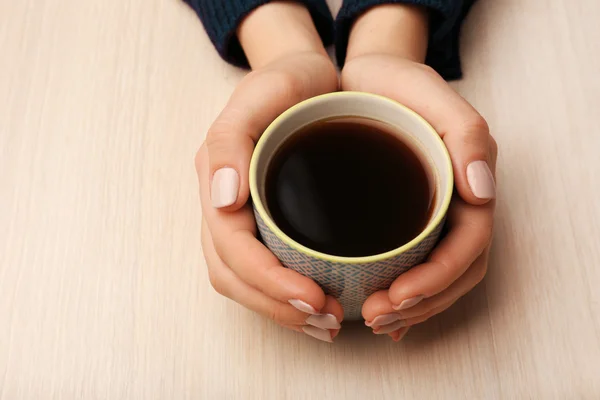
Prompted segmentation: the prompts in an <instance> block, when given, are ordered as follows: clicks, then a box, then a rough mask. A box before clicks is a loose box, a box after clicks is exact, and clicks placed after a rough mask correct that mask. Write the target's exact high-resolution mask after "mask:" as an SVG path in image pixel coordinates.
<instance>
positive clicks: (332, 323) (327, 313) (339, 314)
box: [306, 296, 344, 339]
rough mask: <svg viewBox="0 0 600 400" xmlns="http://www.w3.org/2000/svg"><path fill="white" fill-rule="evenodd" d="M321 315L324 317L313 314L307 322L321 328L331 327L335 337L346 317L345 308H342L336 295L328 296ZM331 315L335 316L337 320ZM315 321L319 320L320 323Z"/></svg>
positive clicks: (332, 334) (332, 335) (332, 336)
mask: <svg viewBox="0 0 600 400" xmlns="http://www.w3.org/2000/svg"><path fill="white" fill-rule="evenodd" d="M321 315H322V316H323V317H317V316H315V315H312V316H310V317H308V319H307V320H306V322H308V323H312V325H314V326H317V327H319V328H324V329H329V330H330V331H331V338H332V339H333V338H335V337H336V336H337V335H338V333H339V332H340V328H341V325H340V323H341V322H342V320H343V319H344V309H343V308H342V305H341V304H340V302H339V301H337V300H336V299H335V297H333V296H327V299H326V302H325V306H323V308H322V309H321ZM331 317H333V318H335V320H333V319H332V318H331ZM321 320H322V322H321ZM315 322H318V323H319V324H318V325H316V324H315Z"/></svg>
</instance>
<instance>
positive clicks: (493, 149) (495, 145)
mask: <svg viewBox="0 0 600 400" xmlns="http://www.w3.org/2000/svg"><path fill="white" fill-rule="evenodd" d="M489 141H490V142H489V143H490V153H491V154H492V156H493V157H494V158H496V156H497V155H498V142H497V141H496V139H494V137H493V136H491V135H490V139H489Z"/></svg>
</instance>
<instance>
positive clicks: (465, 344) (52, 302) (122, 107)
mask: <svg viewBox="0 0 600 400" xmlns="http://www.w3.org/2000/svg"><path fill="white" fill-rule="evenodd" d="M339 3H340V1H339V0H338V1H335V2H332V6H333V8H334V9H335V8H337V7H338V6H339ZM599 15H600V2H598V1H597V0H578V1H571V0H529V1H521V0H480V1H479V3H478V4H477V5H476V7H475V8H474V10H473V12H472V13H471V15H470V16H469V19H468V22H467V24H466V25H465V29H464V32H463V47H462V52H463V62H464V66H465V78H464V80H462V81H460V82H457V83H455V84H453V85H454V86H455V87H456V88H457V90H458V91H459V92H460V93H462V94H463V95H464V96H465V97H466V98H467V99H468V100H470V101H471V102H472V103H473V104H474V105H475V106H476V107H477V108H478V109H479V110H480V111H481V112H482V114H483V115H484V116H485V117H486V118H487V119H488V121H489V123H490V125H491V127H492V129H493V132H494V134H495V136H496V138H497V140H498V142H499V144H500V149H501V155H500V160H499V179H498V180H499V184H500V195H499V200H498V218H497V224H496V231H495V242H494V246H493V253H492V262H491V265H490V271H489V273H488V276H487V278H486V279H485V281H484V283H482V284H481V285H479V286H478V287H477V288H476V289H475V290H474V291H473V292H472V293H470V294H469V295H468V296H467V297H466V298H464V299H463V300H461V301H460V302H459V303H457V304H456V305H455V306H454V307H452V308H451V309H450V310H449V311H448V312H446V313H445V314H443V315H442V316H439V317H436V318H434V319H432V320H430V321H428V322H427V323H425V324H423V325H422V326H420V327H418V328H416V329H413V330H412V331H411V332H410V334H409V335H408V336H407V337H406V338H405V339H404V340H403V341H402V342H401V343H399V344H395V343H393V342H392V341H391V340H390V339H389V338H388V337H376V336H375V335H373V334H371V332H370V330H369V329H366V328H365V327H364V326H360V325H355V326H346V327H344V329H343V330H342V333H341V335H340V336H339V338H338V339H337V342H336V343H335V344H334V345H328V344H325V343H321V342H318V341H316V340H313V339H311V338H309V337H305V336H302V335H300V334H298V333H295V332H288V331H286V330H284V329H282V328H279V327H277V326H276V325H274V324H272V323H271V322H268V321H265V320H263V319H262V318H259V317H257V316H255V315H253V314H252V313H250V312H248V311H246V310H244V309H242V308H241V307H240V306H238V305H236V304H234V303H233V302H231V301H229V300H226V299H224V298H221V297H220V296H218V295H217V294H216V293H215V292H214V291H213V290H212V289H211V288H210V285H209V283H208V279H207V274H206V270H205V265H204V261H203V256H202V250H201V248H200V208H199V204H198V196H197V183H196V178H195V172H194V169H193V155H194V153H195V150H196V149H197V147H198V146H199V145H200V143H201V141H202V139H203V136H204V132H206V130H207V128H208V126H209V124H210V123H211V121H212V120H213V119H214V118H215V116H216V115H217V113H218V112H219V110H220V109H221V108H222V106H223V105H224V103H225V101H226V99H227V98H228V96H229V94H230V93H231V91H232V89H233V88H234V87H235V85H236V83H237V82H238V81H239V79H240V78H241V77H242V76H243V74H244V71H241V70H238V69H235V68H233V67H230V66H228V65H226V64H225V63H224V62H222V61H221V60H220V59H219V58H218V56H217V55H216V53H215V51H214V50H213V48H212V47H211V44H210V42H209V40H208V39H207V37H206V35H205V33H204V31H203V29H202V26H201V24H200V22H199V21H198V20H197V18H196V16H195V15H194V14H193V13H192V12H191V10H189V9H188V8H187V7H186V6H185V5H184V4H182V3H180V2H178V1H175V0H154V1H143V0H18V1H10V0H0V399H2V400H21V399H115V400H116V399H144V400H151V399H207V400H208V399H210V400H212V399H217V400H220V399H244V400H245V399H277V400H281V399H362V398H365V399H466V398H469V399H544V400H546V399H598V398H600V289H599V288H600V203H599V200H598V198H599V196H600V157H599V151H600V128H599V125H598V116H597V113H598V107H599V105H600V78H599V72H600V56H599V54H600V25H599V23H598V16H599Z"/></svg>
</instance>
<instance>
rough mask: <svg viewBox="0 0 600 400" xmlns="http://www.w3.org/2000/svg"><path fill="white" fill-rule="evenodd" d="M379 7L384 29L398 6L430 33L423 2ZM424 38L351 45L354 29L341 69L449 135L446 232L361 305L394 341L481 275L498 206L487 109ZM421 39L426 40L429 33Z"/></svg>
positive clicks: (350, 82) (417, 32)
mask: <svg viewBox="0 0 600 400" xmlns="http://www.w3.org/2000/svg"><path fill="white" fill-rule="evenodd" d="M400 7H405V6H400ZM373 11H374V12H375V13H377V12H379V13H381V12H386V13H387V14H385V15H384V16H381V15H379V16H377V18H376V19H375V21H376V24H377V26H378V27H380V28H381V27H383V28H382V29H385V26H386V25H385V17H386V16H387V17H390V12H391V13H392V14H393V13H394V12H396V13H399V14H397V15H396V16H395V17H397V18H408V20H407V23H404V24H401V26H402V27H403V29H407V26H408V27H410V26H411V24H412V27H413V31H412V32H410V35H409V36H411V35H412V36H413V37H417V38H418V37H421V38H423V37H425V38H426V37H427V36H426V35H427V26H426V24H422V23H420V22H419V18H422V16H423V15H422V14H419V13H421V10H419V9H414V8H410V9H408V10H407V9H403V8H397V6H392V8H387V9H386V11H384V9H382V8H379V9H378V8H376V9H374V10H373ZM369 13H371V12H369ZM369 13H367V14H369ZM415 13H416V14H415ZM415 16H416V17H417V19H415ZM373 17H375V15H366V16H365V17H363V19H362V20H359V21H358V22H357V24H356V25H355V27H354V31H353V32H352V35H355V37H356V35H359V33H358V32H357V30H359V31H360V30H366V29H367V28H368V27H369V19H370V18H373ZM395 21H397V20H395ZM422 21H423V19H421V22H422ZM372 27H373V25H372V26H371V28H372ZM369 32H372V29H371V30H369ZM388 33H389V32H388ZM375 36H376V35H374V36H373V37H375ZM418 42H419V40H412V41H411V42H410V44H409V45H408V47H395V48H387V49H386V48H385V47H384V46H383V45H382V46H366V47H363V45H364V44H365V39H364V36H363V37H361V39H360V40H358V38H357V39H355V40H354V43H356V46H354V47H352V43H353V40H352V36H351V42H350V46H351V47H349V52H348V56H349V57H348V59H347V62H346V65H345V67H344V69H343V71H342V89H343V90H355V91H364V92H371V93H375V94H380V95H383V96H386V97H389V98H391V99H394V100H396V101H398V102H400V103H402V104H404V105H406V106H408V107H409V108H411V109H413V110H414V111H416V112H417V113H418V114H420V115H421V116H423V117H424V118H425V119H426V120H427V121H428V122H429V123H430V124H431V125H432V126H433V127H434V128H435V129H436V131H437V132H438V133H439V134H440V136H441V137H442V139H443V140H444V143H445V144H446V147H447V148H448V151H449V153H450V156H451V159H452V165H453V169H454V174H455V183H456V193H455V196H454V198H453V200H452V202H451V205H450V209H449V211H448V218H447V228H448V234H447V235H446V236H445V237H444V238H443V239H442V241H441V242H440V243H439V244H438V246H437V247H436V248H435V249H434V251H433V252H432V253H431V255H430V256H429V257H428V259H427V261H426V262H425V263H423V264H421V265H418V266H416V267H414V268H412V269H411V270H409V271H408V272H406V273H404V274H402V275H401V276H400V277H398V278H397V279H396V280H395V281H394V283H393V284H392V285H391V287H390V288H389V290H382V291H379V292H377V293H375V294H373V295H372V296H371V297H369V298H368V299H367V301H366V302H365V304H364V305H363V317H364V318H365V320H366V324H367V326H370V327H371V328H373V331H374V333H376V334H389V335H390V336H391V337H392V338H393V339H394V340H399V339H400V338H401V337H402V336H403V335H404V334H405V333H406V331H407V330H408V328H409V327H410V326H412V325H415V324H418V323H421V322H423V321H425V320H427V319H428V318H430V317H432V316H434V315H436V314H438V313H440V312H442V311H444V310H445V309H447V308H448V307H450V306H451V305H452V304H453V303H454V302H456V301H457V300H458V299H459V298H460V297H461V296H463V295H464V294H466V293H467V292H469V291H470V290H471V289H472V288H473V287H474V286H475V285H477V284H478V283H479V282H480V281H481V280H482V279H483V277H484V275H485V273H486V269H487V263H488V253H489V245H490V241H491V239H492V228H493V217H494V206H495V201H494V198H495V181H494V172H495V166H496V157H497V145H496V142H495V141H494V139H493V138H492V136H490V133H489V128H488V125H487V123H486V122H485V120H484V119H483V118H482V117H481V115H479V113H478V112H477V111H476V110H475V109H474V108H473V107H472V106H471V105H470V104H469V103H467V101H465V100H464V99H463V98H462V97H461V96H460V95H459V94H458V93H456V92H455V91H454V90H453V89H452V88H451V87H450V86H449V85H448V84H447V83H446V82H445V81H444V79H442V78H441V77H440V76H439V75H438V74H437V73H436V72H435V71H434V70H432V69H431V68H430V67H427V66H425V65H423V64H422V62H421V61H422V59H423V58H424V54H425V51H424V49H423V48H422V46H421V47H419V46H416V45H415V43H418ZM421 42H425V43H426V39H425V40H421ZM396 43H397V42H396ZM373 48H375V49H376V51H372V49H373Z"/></svg>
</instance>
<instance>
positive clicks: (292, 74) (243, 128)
mask: <svg viewBox="0 0 600 400" xmlns="http://www.w3.org/2000/svg"><path fill="white" fill-rule="evenodd" d="M306 68H307V67H306V66H303V65H300V66H296V65H289V66H286V65H282V66H280V67H279V68H274V69H266V70H264V71H260V72H253V73H251V74H249V75H247V76H246V78H245V79H244V80H243V81H242V82H241V83H240V84H239V85H238V87H237V88H236V90H235V91H234V93H233V94H232V96H231V98H230V100H229V102H228V103H227V105H226V106H225V108H224V109H223V111H222V112H221V114H220V115H219V116H218V117H217V119H216V121H215V122H214V123H213V125H212V126H211V127H210V129H209V130H208V133H207V136H206V146H207V148H208V158H209V160H210V167H209V171H208V173H209V175H210V182H211V204H212V206H213V207H215V208H220V209H224V210H227V211H234V210H237V209H239V208H240V207H242V206H243V205H244V204H245V203H246V201H247V200H248V196H249V192H250V189H249V183H248V169H249V166H250V158H251V157H252V151H253V149H254V144H255V142H256V141H257V140H258V138H259V137H260V135H261V134H262V133H263V132H264V130H265V129H266V128H267V127H268V125H269V124H270V123H271V122H273V120H274V119H275V118H277V117H278V116H279V115H280V114H281V113H283V112H284V111H285V110H286V109H288V108H290V107H291V106H293V105H295V104H296V103H298V102H300V101H302V100H305V99H307V98H309V97H312V96H315V95H318V94H322V93H324V92H326V91H333V90H335V87H331V84H328V83H327V81H328V78H329V77H328V76H316V77H313V76H311V75H314V72H312V73H309V72H308V71H303V69H306ZM313 69H314V68H313ZM313 69H311V71H312V70H313ZM325 75H326V74H325Z"/></svg>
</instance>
